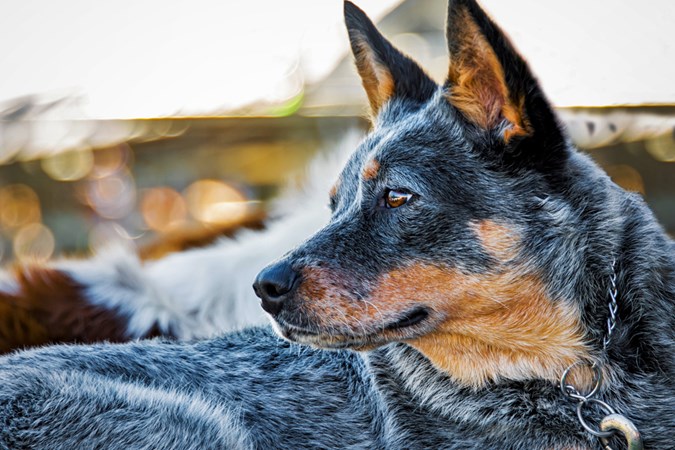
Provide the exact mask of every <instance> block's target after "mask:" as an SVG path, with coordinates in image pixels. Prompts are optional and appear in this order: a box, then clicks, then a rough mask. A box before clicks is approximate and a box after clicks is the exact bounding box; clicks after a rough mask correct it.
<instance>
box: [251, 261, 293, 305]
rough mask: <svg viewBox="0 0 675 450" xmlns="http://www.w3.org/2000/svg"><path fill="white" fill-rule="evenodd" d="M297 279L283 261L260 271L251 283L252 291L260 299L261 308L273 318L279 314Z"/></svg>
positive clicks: (288, 265) (289, 266) (287, 264)
mask: <svg viewBox="0 0 675 450" xmlns="http://www.w3.org/2000/svg"><path fill="white" fill-rule="evenodd" d="M298 278H299V277H298V274H297V273H296V272H295V271H294V270H293V269H292V268H291V265H290V264H289V263H287V262H285V261H280V262H277V263H275V264H272V265H271V266H267V267H265V268H264V269H263V270H262V271H260V273H259V274H258V276H257V277H256V279H255V282H254V283H253V290H254V291H255V294H256V295H257V296H258V297H260V300H261V305H262V308H263V309H264V310H265V311H267V312H268V313H270V314H271V315H273V316H276V315H277V314H279V311H281V308H283V306H284V302H285V301H286V299H287V298H288V297H289V294H290V293H291V292H292V291H293V288H294V287H295V284H296V282H297V281H298Z"/></svg>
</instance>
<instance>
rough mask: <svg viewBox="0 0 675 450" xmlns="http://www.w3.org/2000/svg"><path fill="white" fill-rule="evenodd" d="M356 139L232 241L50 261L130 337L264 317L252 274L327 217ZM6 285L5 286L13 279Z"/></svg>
mask: <svg viewBox="0 0 675 450" xmlns="http://www.w3.org/2000/svg"><path fill="white" fill-rule="evenodd" d="M360 137H361V135H360V134H359V133H357V132H355V131H353V132H349V133H347V135H346V136H345V137H344V138H343V139H342V140H341V141H340V142H339V144H338V145H336V146H335V149H334V151H332V152H331V153H330V154H328V155H326V154H320V155H319V156H318V157H317V158H316V159H315V160H314V161H313V162H312V163H311V164H310V166H309V168H308V171H307V172H308V176H307V181H306V182H305V183H304V184H303V187H302V188H301V189H299V190H298V189H293V188H291V189H289V192H287V193H286V194H285V195H283V196H282V197H281V198H280V199H279V200H278V201H277V202H276V204H275V205H274V206H273V215H274V216H280V218H279V219H277V220H273V221H271V222H270V223H269V224H268V226H267V229H266V230H264V231H251V230H244V231H241V232H240V233H239V234H238V235H237V236H236V237H235V238H233V239H222V240H220V241H218V242H216V243H215V244H213V245H211V246H209V247H206V248H200V249H193V250H188V251H183V252H178V253H173V254H170V255H168V256H166V257H164V258H162V259H160V260H157V261H149V262H146V263H143V262H142V261H141V260H140V259H139V258H138V256H137V254H136V252H135V250H133V249H132V248H130V247H126V246H122V245H115V246H112V247H108V248H106V249H104V250H101V251H99V252H97V254H96V255H95V256H94V257H92V258H91V259H87V260H60V261H55V262H53V263H51V264H50V267H53V268H56V269H58V270H60V271H63V272H65V273H66V274H67V275H68V276H70V277H71V278H72V279H73V280H75V281H76V282H77V283H78V284H80V285H81V286H82V287H83V290H84V293H85V296H86V298H87V300H88V301H89V302H91V303H93V304H95V305H100V306H103V307H105V308H109V309H112V310H116V311H118V312H120V313H122V315H124V316H126V317H128V318H129V320H128V329H127V332H128V335H129V336H130V337H140V336H144V335H145V334H146V333H147V332H148V331H149V330H150V329H151V328H152V327H153V326H155V325H157V326H159V329H160V331H161V332H162V333H171V334H172V335H174V336H176V337H177V338H179V339H190V338H203V337H209V336H213V335H217V334H220V333H223V332H226V331H230V330H234V329H239V328H242V327H244V326H247V325H254V324H261V323H266V322H267V319H266V317H265V314H264V312H263V310H262V308H261V307H260V304H259V300H258V298H257V297H256V296H255V294H254V293H253V289H252V288H251V285H252V283H253V280H254V279H255V276H256V274H257V273H258V272H259V271H260V270H261V269H262V268H263V267H265V266H266V265H267V264H269V263H270V262H272V261H273V260H275V259H277V258H279V257H280V256H282V255H283V254H284V253H286V252H287V251H289V250H290V249H292V248H293V247H295V246H296V245H297V244H299V243H300V242H302V241H303V240H304V239H305V238H307V237H308V236H310V235H311V234H312V233H314V232H315V231H316V230H318V229H319V228H321V227H322V226H323V225H324V224H325V223H326V222H327V221H328V217H329V215H330V212H329V210H328V208H327V204H328V191H329V189H330V186H331V185H332V184H333V183H334V182H335V180H336V179H337V175H338V173H337V171H338V170H339V169H340V168H341V167H343V166H344V162H345V160H346V158H347V156H348V155H349V153H351V151H352V150H353V149H354V148H356V145H357V143H358V141H359V139H360ZM2 279H3V278H2V277H0V281H2ZM3 286H5V287H7V288H10V287H11V286H12V282H11V280H6V281H3V282H1V283H0V288H2V287H3Z"/></svg>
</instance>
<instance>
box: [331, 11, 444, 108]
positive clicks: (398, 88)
mask: <svg viewBox="0 0 675 450" xmlns="http://www.w3.org/2000/svg"><path fill="white" fill-rule="evenodd" d="M344 8H345V24H346V25H347V31H348V32H349V41H350V43H351V46H352V52H353V53H354V58H355V59H356V68H357V70H358V72H359V75H361V79H362V81H363V87H364V88H365V89H366V94H367V95H368V101H369V102H370V106H371V108H372V111H373V115H377V113H378V111H379V110H380V108H381V107H382V105H384V104H385V103H386V102H387V101H388V100H389V99H391V98H394V97H396V98H404V99H409V100H412V101H415V102H419V103H421V102H424V101H426V100H428V99H429V98H431V96H432V95H433V94H434V92H435V91H436V89H437V87H438V86H437V85H436V83H435V82H434V81H433V80H432V79H431V78H429V77H428V76H427V74H425V73H424V71H423V70H422V69H421V68H420V67H419V66H418V65H417V64H416V63H415V62H414V61H413V60H411V59H410V58H408V57H407V56H405V55H403V54H402V53H401V52H400V51H398V50H397V49H396V48H394V46H393V45H391V43H390V42H389V41H387V40H386V39H385V38H384V36H382V34H380V32H379V31H378V30H377V28H375V25H374V24H373V22H371V20H370V19H369V18H368V16H366V14H365V13H364V12H363V11H361V10H360V9H359V8H358V7H356V6H355V5H354V4H353V3H351V2H348V1H345V3H344Z"/></svg>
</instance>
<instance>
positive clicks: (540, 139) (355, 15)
mask: <svg viewBox="0 0 675 450" xmlns="http://www.w3.org/2000/svg"><path fill="white" fill-rule="evenodd" d="M453 5H454V7H459V6H461V7H465V8H469V10H470V11H471V13H472V14H474V16H475V17H474V18H475V19H476V20H477V21H478V23H479V25H480V27H482V28H481V29H482V30H483V32H484V33H485V34H486V35H487V36H488V37H489V40H490V43H491V44H492V45H493V46H494V47H495V49H496V50H495V51H496V52H497V55H498V56H499V57H500V58H501V59H500V62H501V63H503V64H505V66H508V67H506V69H509V70H507V75H509V77H510V78H509V80H508V81H509V88H510V89H512V90H513V91H514V92H516V93H517V94H518V93H521V94H522V95H525V96H526V100H525V103H524V107H525V108H526V112H527V115H528V119H529V125H530V126H531V127H532V129H531V130H530V131H531V133H530V134H529V135H528V136H526V137H525V138H523V139H522V140H516V141H512V142H511V143H510V144H508V145H506V144H505V143H504V141H503V140H502V139H501V136H502V135H503V133H504V129H503V128H499V127H498V128H495V129H491V130H483V131H481V130H478V129H477V128H476V127H475V126H472V125H471V124H470V123H468V122H467V121H466V120H465V119H464V118H463V117H462V116H461V113H460V112H459V111H458V110H457V109H456V108H454V107H453V106H452V105H451V104H450V103H449V102H448V101H447V96H446V94H447V89H448V86H436V87H435V88H434V89H433V90H431V91H430V90H429V84H428V83H429V82H430V81H428V79H426V78H425V75H424V74H423V73H422V72H421V71H420V72H418V73H415V74H412V75H411V77H412V78H411V79H409V80H408V81H410V80H414V85H415V86H418V87H419V86H422V87H421V88H419V89H417V88H410V86H408V85H407V84H406V83H403V84H397V90H396V91H395V93H394V97H393V98H392V99H391V100H390V101H388V102H387V103H386V104H385V105H383V107H382V110H381V111H379V114H378V116H377V118H376V122H375V127H374V130H373V131H372V132H371V134H370V135H369V136H368V137H367V138H366V140H365V141H364V142H363V143H362V144H361V146H360V147H359V148H358V149H357V150H356V152H355V154H354V156H353V157H352V158H351V160H350V161H349V163H348V164H347V165H346V167H345V169H344V171H343V174H342V176H341V182H340V188H339V189H338V190H337V192H336V193H335V196H334V198H333V199H332V209H333V216H332V219H331V221H330V223H329V224H328V225H327V226H326V227H325V228H324V229H322V230H321V231H319V232H318V233H317V234H315V235H314V236H312V237H311V238H309V239H308V240H307V241H306V242H304V243H303V244H301V245H300V246H299V247H298V248H297V249H295V250H293V251H291V252H289V254H287V255H285V256H284V257H283V258H282V259H280V261H288V264H293V265H294V267H299V266H302V265H307V264H314V265H323V266H325V267H335V268H339V269H340V270H342V271H343V273H345V274H348V275H349V280H346V281H345V283H347V282H348V283H349V289H350V291H349V292H350V293H351V294H352V295H353V296H354V297H355V298H356V299H360V298H364V297H365V296H367V295H368V292H369V290H370V289H372V288H373V286H372V285H371V284H370V281H371V280H373V279H375V278H376V277H377V276H378V275H379V274H382V273H384V272H386V271H388V270H391V269H393V268H397V267H404V266H405V264H407V263H409V262H411V261H423V262H428V263H438V262H439V261H441V262H443V263H444V264H446V265H448V266H450V267H460V268H462V270H464V271H466V272H468V273H472V274H481V273H488V272H489V271H490V270H492V268H493V265H494V264H495V260H494V258H493V257H492V256H490V255H489V254H488V253H486V252H485V251H484V249H482V248H481V245H480V243H479V242H478V239H477V237H476V236H475V234H473V233H471V232H470V229H469V226H468V224H469V223H470V222H471V221H473V220H481V219H498V220H502V221H505V222H507V223H509V224H512V225H513V226H514V227H517V229H518V230H519V231H520V233H521V234H522V239H521V242H522V248H521V249H519V254H518V256H517V259H518V261H519V263H521V265H524V266H526V267H528V268H529V270H530V271H532V273H536V274H538V275H539V276H540V277H541V278H542V279H543V281H544V283H545V285H546V290H547V293H548V296H549V297H550V298H551V299H552V300H551V301H558V300H557V299H565V301H569V302H574V303H575V305H576V306H577V309H576V310H577V311H579V314H580V318H579V320H580V323H581V326H582V328H583V333H584V338H585V340H586V341H587V342H588V346H589V352H590V354H591V355H590V356H591V357H592V359H593V360H596V361H601V362H603V364H604V365H605V367H606V368H607V373H608V374H610V375H611V377H610V379H608V380H607V383H605V384H604V385H603V388H602V390H601V392H600V393H599V394H598V395H599V396H600V398H602V399H604V400H605V401H606V402H608V403H609V404H611V405H612V406H613V407H614V408H616V409H617V410H618V411H620V412H622V413H624V414H625V415H627V416H629V417H630V419H631V420H632V421H633V422H634V423H635V424H636V425H637V427H638V428H639V429H640V431H641V432H642V434H643V436H644V440H645V448H646V449H664V448H672V437H673V435H674V434H675V244H674V243H673V242H672V241H671V240H670V239H669V238H668V237H667V235H666V234H665V233H664V231H663V230H662V228H661V227H660V226H659V225H658V224H657V223H656V221H655V220H654V218H653V216H652V214H651V212H650V211H649V209H648V208H647V207H646V206H645V204H644V202H643V201H642V200H641V199H640V197H639V196H637V195H633V194H628V193H626V192H624V191H623V190H621V189H620V188H619V187H617V186H616V185H614V184H613V183H612V182H611V180H610V179H609V178H608V177H607V176H606V175H605V174H604V173H603V172H602V171H601V170H600V169H598V168H597V167H596V165H595V164H594V163H593V162H592V161H591V160H590V159H589V158H588V157H586V156H584V155H582V154H580V153H578V152H576V151H575V150H574V149H573V148H571V146H570V145H569V143H568V142H567V140H566V139H565V137H564V132H563V130H562V129H561V128H560V127H559V125H558V124H557V121H556V120H555V117H554V115H553V113H552V112H551V110H550V108H549V107H548V104H547V103H546V101H545V98H544V97H543V95H542V94H541V92H540V90H539V87H538V84H537V83H536V81H535V80H534V78H533V77H532V76H531V74H530V73H529V71H528V70H527V68H526V66H524V63H522V61H520V59H518V57H517V55H516V54H515V53H513V52H512V51H511V50H510V47H509V46H508V44H505V41H503V37H502V36H501V34H499V32H498V29H495V28H494V25H493V24H492V23H491V22H489V21H488V19H487V18H486V17H485V16H484V15H483V14H482V12H480V11H479V10H477V8H478V7H477V6H476V4H475V3H474V2H473V1H471V0H454V1H452V2H451V5H450V10H451V11H452V8H453ZM457 5H459V6H457ZM346 7H347V12H348V14H347V23H348V26H350V27H351V28H350V36H352V38H353V39H361V38H364V39H367V40H370V41H372V42H371V43H372V44H373V45H374V46H375V47H376V49H378V51H379V53H378V54H377V55H376V57H377V58H379V59H382V60H387V59H390V58H391V59H393V61H389V63H390V65H391V67H392V68H393V69H392V71H393V72H396V70H397V67H398V68H399V69H400V68H401V67H403V68H405V69H406V70H405V71H403V72H408V71H409V70H417V69H414V67H416V66H411V65H410V62H409V61H408V60H406V61H403V60H401V59H400V58H401V57H402V56H401V55H400V54H399V53H397V52H395V51H394V50H393V48H392V47H391V46H390V44H388V43H385V42H383V41H382V39H383V38H382V37H381V36H379V35H378V34H377V33H376V31H375V29H374V27H373V26H372V24H370V23H369V22H368V21H367V19H366V18H365V16H363V15H362V13H360V12H359V11H357V10H355V9H354V7H353V6H352V5H349V4H347V6H346ZM354 30H356V32H354ZM450 34H451V33H450ZM353 43H354V42H353ZM357 44H359V45H360V43H358V42H357ZM451 48H452V45H451ZM380 62H384V63H387V61H380ZM397 64H398V65H397ZM506 69H505V70H506ZM516 75H517V77H516ZM398 76H405V73H403V74H398ZM514 77H516V78H514ZM406 86H407V87H406ZM411 89H412V91H411ZM372 158H376V159H377V161H378V162H379V164H380V175H378V179H377V180H375V181H373V182H371V183H365V182H363V180H362V175H361V174H362V167H363V165H364V163H366V162H367V161H368V160H370V159H372ZM382 180H386V183H385V181H382ZM386 186H389V187H395V188H401V187H403V188H405V189H407V190H409V191H411V192H414V193H415V194H416V196H417V197H416V199H415V202H414V203H412V204H411V205H410V206H411V207H409V208H401V209H400V210H396V211H395V212H387V213H386V214H385V213H382V212H378V211H377V210H376V209H375V206H374V205H376V204H377V202H378V199H380V198H381V192H382V190H383V189H384V188H385V187H386ZM613 260H616V273H617V288H618V292H619V300H618V320H617V324H616V329H615V331H614V334H613V336H612V342H611V344H610V346H609V348H608V349H607V351H605V349H603V344H602V341H603V337H604V336H605V335H606V319H607V316H608V309H607V301H608V298H607V285H608V280H609V277H610V275H611V274H612V270H611V263H612V261H613ZM293 306H295V307H293V308H286V309H285V310H280V311H279V312H276V313H275V323H276V327H277V330H278V331H280V332H281V333H282V334H284V335H285V336H286V337H287V338H289V339H293V336H292V331H293V330H294V329H295V330H298V329H302V330H305V331H308V332H313V333H314V334H310V335H308V336H319V335H321V334H322V333H323V335H327V336H330V335H331V333H332V334H335V335H337V334H340V335H342V336H347V337H351V338H354V339H356V338H357V337H359V335H357V331H355V329H356V330H359V327H360V326H361V325H363V324H351V323H349V321H348V320H345V321H344V322H343V323H340V324H331V326H330V327H328V328H326V327H325V326H323V325H321V324H320V323H318V322H317V320H318V319H317V318H312V317H311V316H307V315H303V314H302V307H303V305H302V304H300V303H298V304H297V305H293ZM291 325H292V326H293V327H295V328H293V327H291ZM287 326H288V327H290V328H286V327H287ZM416 326H417V325H416ZM383 327H384V325H382V324H380V328H379V330H378V328H377V327H374V328H373V329H364V330H359V332H361V331H363V333H364V335H365V336H368V339H375V338H374V337H372V336H376V335H377V333H378V332H382V330H383ZM404 328H405V327H404ZM405 329H406V330H412V331H410V333H414V332H415V330H418V329H419V328H415V327H407V328H405ZM289 330H290V331H289ZM350 333H351V335H350ZM363 339H365V338H363ZM373 343H376V344H377V345H380V346H379V347H378V348H376V349H374V350H372V351H369V352H355V351H351V350H321V349H314V348H310V347H306V346H302V345H297V344H295V343H290V342H288V341H286V340H282V339H281V338H279V337H277V336H275V334H274V333H273V332H272V331H271V330H270V329H267V328H256V329H249V330H245V331H242V332H240V333H235V334H230V335H226V336H223V337H220V338H217V339H212V340H208V341H201V342H192V343H186V342H183V343H176V342H170V341H160V340H155V341H143V342H135V343H129V344H120V345H92V346H54V347H48V348H43V349H37V350H30V351H25V352H20V353H16V354H14V355H11V356H8V357H4V358H1V359H0V448H2V449H17V448H37V449H53V450H57V449H68V450H71V449H77V448H138V449H156V448H162V449H170V448H173V449H209V448H242V449H248V448H251V449H268V448H287V449H320V448H353V449H422V448H434V449H482V450H483V449H500V450H533V449H534V450H539V449H541V450H544V449H596V448H598V445H599V444H598V441H597V440H596V439H595V438H593V437H592V436H591V435H589V434H588V433H586V432H585V431H584V430H583V429H582V427H581V426H580V424H579V422H578V420H577V418H576V414H575V410H574V408H575V405H574V403H572V402H571V401H570V400H569V399H567V398H565V397H564V396H563V395H562V394H561V393H560V391H559V389H558V386H557V385H556V383H555V382H554V381H551V380H543V379H530V380H524V381H522V380H521V381H514V380H509V379H498V380H493V381H491V382H489V383H487V384H486V385H485V386H482V387H466V386H465V385H461V384H459V383H457V382H456V381H455V380H453V379H452V378H450V377H449V376H448V375H447V374H446V373H444V372H442V371H440V370H438V369H437V368H436V367H435V366H433V365H432V363H431V362H430V361H429V360H427V359H426V358H425V357H424V356H423V355H422V354H420V353H418V352H417V351H416V350H414V349H413V348H412V347H410V346H408V345H407V344H405V343H401V342H388V343H387V342H379V341H373V340H370V341H364V342H359V345H361V344H373ZM346 346H347V345H346ZM598 414H599V413H598V412H596V414H595V415H594V417H597V415H598ZM613 445H614V446H615V447H616V448H621V446H620V445H621V444H619V443H618V441H615V442H614V443H613Z"/></svg>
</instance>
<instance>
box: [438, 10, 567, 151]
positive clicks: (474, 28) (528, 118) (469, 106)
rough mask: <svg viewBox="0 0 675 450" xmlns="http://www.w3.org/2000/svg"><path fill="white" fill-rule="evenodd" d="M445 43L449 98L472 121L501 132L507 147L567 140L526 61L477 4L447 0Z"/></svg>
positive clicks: (552, 143) (556, 143) (486, 128)
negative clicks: (515, 142)
mask: <svg viewBox="0 0 675 450" xmlns="http://www.w3.org/2000/svg"><path fill="white" fill-rule="evenodd" d="M447 39H448V49H449V53H450V69H449V73H448V79H447V81H446V84H445V87H446V89H447V96H448V100H449V101H450V103H451V104H452V105H453V106H454V107H455V108H457V109H458V110H459V111H460V112H461V113H462V115H463V116H464V117H465V118H466V119H467V120H468V121H469V122H471V123H473V124H475V125H477V126H478V127H480V128H481V129H484V130H486V131H495V130H496V131H498V132H499V133H500V136H501V137H502V139H503V141H504V142H505V143H506V144H509V143H510V142H511V141H517V142H523V141H532V140H533V138H534V140H536V141H537V144H538V145H549V146H550V145H554V146H555V147H559V146H560V144H561V143H563V142H564V138H563V135H562V131H561V128H560V126H559V124H558V121H557V119H556V117H555V114H554V112H553V110H552V109H551V107H550V105H549V104H548V101H547V100H546V98H545V96H544V94H543V92H542V90H541V88H540V87H539V83H538V82H537V80H536V79H535V78H534V76H533V75H532V73H531V72H530V69H529V67H528V66H527V63H525V61H524V60H523V58H522V57H521V56H520V55H519V54H518V53H517V52H516V51H515V50H514V48H513V46H512V45H511V43H510V42H509V40H508V38H507V37H506V36H505V35H504V33H503V32H502V31H501V30H500V29H499V27H497V26H496V25H495V24H494V22H492V20H490V18H489V17H488V16H487V15H486V14H485V12H484V11H483V10H482V9H481V8H480V6H478V4H477V3H476V2H475V1H474V0H450V1H449V5H448V22H447ZM540 156H541V155H540Z"/></svg>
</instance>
